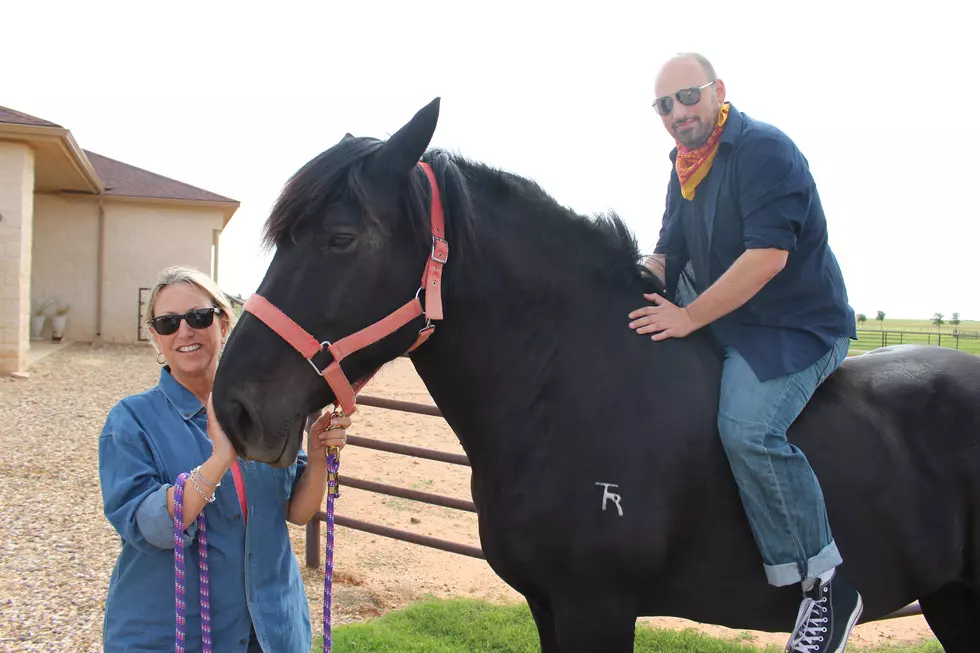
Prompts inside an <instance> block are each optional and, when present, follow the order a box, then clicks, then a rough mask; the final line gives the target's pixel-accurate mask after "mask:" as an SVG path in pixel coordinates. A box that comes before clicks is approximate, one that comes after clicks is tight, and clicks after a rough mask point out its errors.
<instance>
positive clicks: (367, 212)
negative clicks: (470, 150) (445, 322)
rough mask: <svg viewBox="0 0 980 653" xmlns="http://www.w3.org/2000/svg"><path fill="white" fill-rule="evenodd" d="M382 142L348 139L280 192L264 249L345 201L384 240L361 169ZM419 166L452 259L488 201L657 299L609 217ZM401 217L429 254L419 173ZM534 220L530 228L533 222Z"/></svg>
mask: <svg viewBox="0 0 980 653" xmlns="http://www.w3.org/2000/svg"><path fill="white" fill-rule="evenodd" d="M382 145H383V142H382V141H380V140H377V139H373V138H355V137H352V136H350V135H348V136H346V137H345V138H344V139H343V140H341V142H339V143H338V144H337V145H335V146H334V147H332V148H330V149H328V150H326V151H325V152H323V153H321V154H320V155H318V156H317V157H315V158H314V159H312V160H311V161H309V162H308V163H307V164H306V165H304V166H303V167H302V168H301V169H300V170H298V171H297V172H296V173H295V174H294V175H293V176H292V177H291V178H290V179H289V181H288V182H287V183H286V184H285V186H284V187H283V190H282V192H281V194H280V196H279V198H278V200H277V201H276V204H275V206H274V207H273V210H272V213H271V214H270V216H269V218H268V220H267V221H266V224H265V228H264V232H263V245H264V246H265V247H267V248H269V247H272V246H280V247H281V246H282V245H283V244H285V243H286V242H288V241H290V240H292V239H295V237H296V233H297V228H298V227H299V226H301V225H302V224H304V222H305V221H306V219H307V218H309V217H310V216H317V215H323V213H324V212H325V210H326V209H327V207H328V206H329V205H330V204H332V203H335V202H338V201H340V200H344V199H350V198H353V199H356V201H357V204H358V205H359V206H360V207H361V210H362V212H363V214H364V217H365V220H366V221H367V223H368V229H369V230H370V231H376V232H380V233H382V234H387V232H388V229H387V228H386V226H385V224H384V223H383V222H382V220H381V219H380V218H379V210H378V206H377V202H376V199H375V198H372V196H371V194H370V192H369V191H368V190H367V185H366V178H365V170H364V167H365V163H366V161H367V160H368V158H369V157H370V155H371V154H373V153H374V152H376V151H377V150H378V149H379V148H380V147H381V146H382ZM422 160H423V161H425V162H426V163H428V164H430V165H431V166H432V170H433V172H434V173H435V176H436V181H437V183H438V184H439V189H440V192H441V195H442V201H443V206H444V209H445V213H446V237H447V239H448V240H449V241H450V243H451V245H450V246H451V248H452V252H453V254H452V257H453V258H454V259H456V258H461V257H466V256H467V255H470V254H473V253H475V251H476V249H477V248H478V246H479V243H478V241H477V238H476V232H477V230H478V227H479V226H480V224H479V218H478V216H477V212H476V210H475V207H474V201H475V195H480V196H481V197H483V196H484V194H489V195H490V196H491V197H493V198H495V199H499V200H501V201H502V202H506V205H507V206H510V207H517V206H519V207H520V208H521V209H522V214H523V215H524V216H526V221H527V223H528V228H527V229H526V230H525V231H526V232H527V233H526V234H523V233H522V237H526V238H529V239H533V238H540V239H546V240H548V241H552V242H553V241H555V240H558V241H560V246H561V249H562V251H563V252H565V253H566V254H568V255H570V256H572V255H573V256H574V257H575V259H576V260H580V259H587V260H588V261H589V263H590V265H589V271H590V273H591V274H594V275H601V276H603V277H608V278H609V280H610V281H613V282H614V283H617V284H632V283H637V282H640V283H642V284H643V285H644V286H645V287H647V288H648V289H649V291H655V292H662V291H663V285H662V284H661V283H660V281H659V280H658V279H657V278H656V277H654V276H653V275H651V274H650V273H649V272H648V271H647V270H646V268H644V267H643V266H642V265H639V259H640V253H639V247H638V245H637V241H636V237H635V236H634V234H633V232H632V231H631V230H630V229H629V227H628V226H627V225H626V224H625V223H624V222H623V220H622V219H621V218H620V217H619V215H617V214H616V213H615V212H614V211H608V212H606V213H600V214H596V215H593V216H586V215H582V214H579V213H575V212H574V211H572V210H571V209H569V208H567V207H563V206H561V205H560V204H559V203H558V202H557V201H555V200H554V199H553V198H552V197H551V196H550V195H548V193H546V192H545V191H544V190H543V189H542V188H541V187H540V186H539V185H538V184H537V183H535V182H534V181H532V180H529V179H526V178H524V177H520V176H518V175H516V174H512V173H509V172H504V171H502V170H500V169H497V168H493V167H490V166H488V165H486V164H483V163H478V162H474V161H469V160H467V159H465V158H464V157H462V156H460V155H458V154H454V153H450V152H448V151H446V150H442V149H435V148H434V149H430V150H429V151H427V152H426V153H425V155H424V156H423V157H422ZM406 190H407V192H406V193H404V195H403V197H404V200H403V202H404V205H403V209H404V211H405V213H406V214H407V215H408V216H409V219H410V220H411V223H412V226H413V229H412V231H413V235H414V239H415V240H416V241H417V244H418V245H419V247H421V248H424V249H426V250H428V248H429V247H430V246H431V230H430V224H429V215H428V203H427V202H428V200H427V197H428V190H429V189H428V181H427V178H426V177H425V175H424V174H423V173H422V172H421V170H419V171H418V172H417V174H414V175H410V176H409V182H408V187H407V189H406ZM531 216H533V222H531V219H530V218H531Z"/></svg>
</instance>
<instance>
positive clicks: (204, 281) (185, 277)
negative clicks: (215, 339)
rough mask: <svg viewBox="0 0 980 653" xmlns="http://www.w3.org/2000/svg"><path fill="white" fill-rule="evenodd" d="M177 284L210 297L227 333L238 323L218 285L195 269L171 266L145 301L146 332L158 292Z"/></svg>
mask: <svg viewBox="0 0 980 653" xmlns="http://www.w3.org/2000/svg"><path fill="white" fill-rule="evenodd" d="M178 283H189V284H191V285H193V286H196V287H197V288H198V289H200V290H201V292H203V293H204V294H205V295H207V296H208V297H210V298H211V304H212V305H213V306H214V307H215V308H218V309H220V311H221V312H220V314H219V315H218V319H219V320H220V321H221V322H223V323H224V325H225V327H226V329H227V330H228V331H229V332H230V331H231V330H232V328H233V327H234V326H235V323H236V322H237V321H238V316H237V315H236V314H235V310H234V309H233V308H232V306H231V300H230V299H228V295H226V294H225V293H224V292H222V291H221V289H220V288H218V284H216V283H215V282H214V281H213V280H212V279H211V277H209V276H208V275H206V274H204V273H203V272H201V271H200V270H198V269H196V268H192V267H187V266H183V265H172V266H170V267H168V268H167V269H165V270H164V271H163V272H161V273H160V276H158V277H157V280H156V283H155V284H153V290H151V291H150V298H149V300H148V301H147V307H146V319H145V320H144V321H143V326H144V328H146V329H147V330H149V329H151V327H150V320H152V319H153V318H154V317H156V315H155V314H154V313H155V308H156V303H157V297H158V296H159V295H160V291H161V290H163V289H164V288H166V287H167V286H173V285H175V284H178ZM150 343H151V344H152V345H153V348H154V349H156V348H157V344H156V341H155V340H154V339H153V338H150Z"/></svg>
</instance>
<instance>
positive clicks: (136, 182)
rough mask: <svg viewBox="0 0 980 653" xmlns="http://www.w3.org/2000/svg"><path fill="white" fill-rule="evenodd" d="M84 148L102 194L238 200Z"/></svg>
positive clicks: (222, 200) (198, 199)
mask: <svg viewBox="0 0 980 653" xmlns="http://www.w3.org/2000/svg"><path fill="white" fill-rule="evenodd" d="M84 152H85V156H87V157H88V160H89V161H91V162H92V167H93V168H95V172H96V174H98V175H99V177H100V178H101V179H102V181H103V182H105V185H106V189H105V194H106V195H123V196H127V197H155V198H162V199H172V200H194V201H198V202H233V203H235V204H237V203H238V200H233V199H231V198H229V197H224V196H223V195H218V194H217V193H212V192H211V191H207V190H204V189H202V188H198V187H196V186H191V185H190V184H185V183H184V182H182V181H176V180H174V179H170V178H169V177H164V176H163V175H158V174H156V173H155V172H150V171H148V170H143V169H142V168H137V167H136V166H132V165H129V164H128V163H123V162H122V161H116V160H115V159H110V158H109V157H107V156H102V155H101V154H96V153H95V152H89V151H88V150H84Z"/></svg>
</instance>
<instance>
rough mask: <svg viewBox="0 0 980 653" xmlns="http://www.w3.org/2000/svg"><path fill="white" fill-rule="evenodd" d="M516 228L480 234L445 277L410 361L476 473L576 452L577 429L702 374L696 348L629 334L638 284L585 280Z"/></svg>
mask: <svg viewBox="0 0 980 653" xmlns="http://www.w3.org/2000/svg"><path fill="white" fill-rule="evenodd" d="M514 219H516V218H512V219H511V220H504V221H501V222H500V223H499V224H497V225H495V226H496V227H497V228H496V230H495V231H494V233H493V234H480V237H479V239H480V245H481V248H480V250H481V254H480V257H479V259H478V260H477V259H467V258H465V257H463V258H462V259H461V260H460V261H457V263H456V265H455V266H454V268H453V269H452V270H451V271H450V270H447V281H449V282H450V287H451V288H452V290H451V292H450V293H449V294H448V295H447V297H446V298H445V320H444V321H443V322H442V323H440V324H439V325H438V326H437V327H436V334H435V335H434V336H433V338H432V339H431V340H430V341H429V342H428V343H426V344H425V345H424V346H423V347H422V348H421V349H420V350H418V352H417V353H416V354H415V355H413V360H414V361H415V364H416V368H417V370H418V372H419V374H420V376H421V377H422V379H423V380H424V381H425V383H426V385H427V387H428V388H429V391H430V393H431V394H432V396H433V398H434V399H435V401H436V402H437V403H438V404H439V406H440V408H441V409H442V412H443V413H444V414H445V415H446V418H447V420H448V421H449V423H450V425H451V426H452V427H453V429H454V431H455V432H456V434H457V436H458V437H459V438H460V440H461V442H462V444H463V446H464V448H465V449H466V451H467V453H468V454H469V456H470V458H471V463H472V464H473V465H474V471H476V470H477V469H478V467H480V466H487V467H492V466H494V465H497V466H500V465H504V466H506V465H512V464H515V461H520V460H521V459H522V458H523V457H525V456H527V455H529V454H530V453H532V450H539V451H540V450H541V449H551V448H554V447H563V446H566V447H567V446H576V444H575V439H574V438H575V437H576V436H578V434H579V432H580V431H582V430H583V429H592V430H593V432H594V428H595V425H596V424H603V425H609V426H610V427H612V426H613V425H616V424H617V423H619V422H620V421H621V420H620V419H619V416H618V412H619V411H621V408H622V407H623V406H624V405H627V406H628V405H641V404H642V405H651V403H655V402H656V401H657V400H658V399H657V396H658V394H659V395H662V396H667V394H669V393H661V392H659V391H658V388H659V387H660V386H662V385H664V384H670V382H671V381H670V375H671V372H672V370H676V369H685V368H686V369H687V372H688V373H690V371H691V370H692V369H695V368H696V367H697V366H702V367H703V366H704V360H703V359H702V358H701V357H702V356H703V354H704V348H703V346H702V345H700V344H696V343H695V342H688V343H685V344H683V345H681V344H679V343H670V344H663V343H653V342H651V341H650V339H649V337H646V336H640V335H638V334H636V333H635V332H633V331H632V330H630V329H629V326H628V324H629V317H628V314H629V312H630V311H631V310H633V309H635V308H637V307H638V306H641V305H642V304H643V303H644V299H643V295H642V289H641V288H639V286H635V287H628V288H627V287H623V286H620V285H616V284H615V283H614V282H604V281H602V280H599V279H596V278H595V277H594V275H592V276H590V275H589V274H588V273H587V271H584V270H583V267H584V266H585V265H588V264H593V265H594V263H591V262H589V261H584V262H583V261H577V260H576V259H575V256H576V255H575V254H574V253H572V252H568V251H567V250H564V251H563V250H562V249H561V247H560V246H555V245H551V244H549V243H547V242H537V243H535V242H534V240H533V239H532V238H528V237H527V236H526V235H523V234H521V233H520V231H519V230H518V229H516V228H515V224H514V222H513V220H514ZM588 255H589V254H588V253H586V254H585V256H588ZM578 266H582V267H578ZM450 275H451V276H452V278H450ZM576 279H579V281H575V280H576ZM676 390H677V389H676V388H675V389H674V391H676ZM590 425H591V426H590Z"/></svg>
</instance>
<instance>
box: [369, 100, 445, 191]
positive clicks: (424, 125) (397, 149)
mask: <svg viewBox="0 0 980 653" xmlns="http://www.w3.org/2000/svg"><path fill="white" fill-rule="evenodd" d="M439 100H440V98H436V99H434V100H433V101H432V102H430V103H429V104H427V105H425V106H424V107H422V109H420V110H419V112H418V113H416V114H415V116H413V117H412V119H411V120H409V121H408V122H407V123H406V124H405V125H404V126H403V127H402V128H401V129H399V130H398V131H396V132H395V133H394V134H392V135H391V138H389V139H388V140H387V141H386V142H385V144H384V145H383V146H382V147H381V149H380V150H378V151H377V152H376V153H375V154H374V156H372V157H371V163H370V164H369V166H370V170H371V172H372V173H373V174H376V175H383V176H390V175H395V176H399V177H400V176H403V175H406V174H408V172H409V171H411V170H412V168H414V167H415V165H416V164H417V163H418V162H419V159H421V158H422V155H423V154H425V150H426V148H428V147H429V142H430V141H431V140H432V135H433V134H434V133H435V131H436V123H437V122H439Z"/></svg>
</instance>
